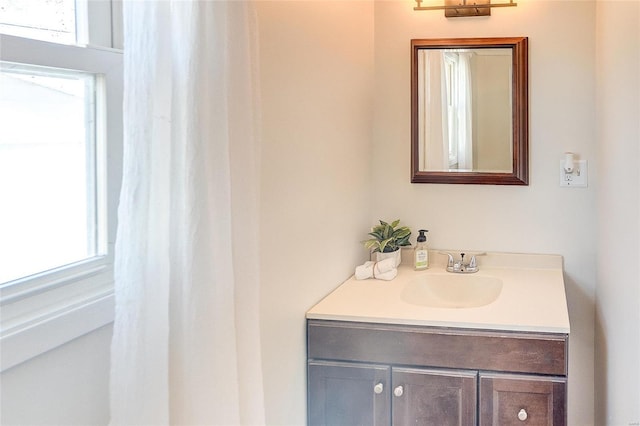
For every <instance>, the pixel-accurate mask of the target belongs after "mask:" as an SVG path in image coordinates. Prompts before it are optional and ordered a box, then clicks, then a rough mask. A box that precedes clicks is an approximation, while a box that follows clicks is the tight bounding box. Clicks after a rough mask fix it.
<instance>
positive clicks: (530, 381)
mask: <svg viewBox="0 0 640 426" xmlns="http://www.w3.org/2000/svg"><path fill="white" fill-rule="evenodd" d="M566 386H567V379H566V378H565V377H536V376H520V375H515V374H514V375H507V374H485V373H482V374H480V426H491V425H500V426H510V425H514V426H516V425H523V426H524V425H527V426H552V425H553V426H564V425H565V424H566V421H567V420H566V419H567V417H566V410H565V407H566V395H565V394H566Z"/></svg>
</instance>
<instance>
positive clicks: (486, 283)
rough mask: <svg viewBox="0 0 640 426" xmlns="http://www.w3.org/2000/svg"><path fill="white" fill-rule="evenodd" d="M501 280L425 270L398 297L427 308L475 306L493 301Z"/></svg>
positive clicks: (499, 290)
mask: <svg viewBox="0 0 640 426" xmlns="http://www.w3.org/2000/svg"><path fill="white" fill-rule="evenodd" d="M501 291H502V280H501V279H499V278H495V277H490V276H483V275H476V274H451V273H447V274H429V275H421V276H419V277H416V278H414V279H412V280H410V281H408V282H407V283H406V284H405V286H404V289H403V290H402V293H401V295H400V297H401V299H402V300H403V301H405V302H407V303H410V304H412V305H418V306H425V307H430V308H454V309H460V308H477V307H480V306H485V305H488V304H490V303H493V302H495V301H496V299H497V298H498V296H500V292H501Z"/></svg>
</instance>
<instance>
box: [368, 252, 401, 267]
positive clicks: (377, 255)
mask: <svg viewBox="0 0 640 426" xmlns="http://www.w3.org/2000/svg"><path fill="white" fill-rule="evenodd" d="M401 251H402V250H400V249H398V250H396V251H392V252H389V253H380V252H379V251H377V252H375V253H374V254H375V258H374V260H375V261H376V262H380V261H381V260H385V259H388V258H390V257H392V258H394V259H395V260H396V268H397V267H398V266H400V261H401V260H402V256H401V253H400V252H401Z"/></svg>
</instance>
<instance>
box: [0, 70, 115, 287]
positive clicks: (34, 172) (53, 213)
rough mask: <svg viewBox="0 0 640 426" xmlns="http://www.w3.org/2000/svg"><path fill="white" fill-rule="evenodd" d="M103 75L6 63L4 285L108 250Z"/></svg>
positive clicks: (0, 148)
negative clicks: (101, 134) (101, 144)
mask: <svg viewBox="0 0 640 426" xmlns="http://www.w3.org/2000/svg"><path fill="white" fill-rule="evenodd" d="M99 80H100V79H99V76H97V75H95V74H89V73H85V72H77V71H67V70H61V69H52V68H44V67H34V66H26V65H21V64H13V63H6V62H4V63H2V64H1V73H0V88H2V90H1V91H0V117H2V121H3V124H2V126H0V199H1V200H2V204H3V208H2V209H0V235H2V238H1V239H0V259H2V263H3V267H2V268H1V269H0V283H4V282H8V281H12V280H15V279H18V278H22V277H26V276H30V275H33V274H36V273H40V272H43V271H47V270H50V269H54V268H57V267H60V266H65V265H69V264H72V263H74V262H78V261H83V260H86V259H89V258H92V257H95V256H100V255H105V254H106V248H105V246H104V244H103V241H104V226H103V225H102V223H103V222H104V216H105V215H104V211H103V206H100V205H99V203H98V201H99V200H100V197H99V194H100V193H101V192H102V191H103V190H104V183H105V182H103V181H102V179H100V178H99V176H97V170H98V161H101V160H103V159H100V158H97V152H98V150H97V148H98V147H97V145H96V126H95V124H96V94H97V93H98V94H100V93H102V92H103V90H98V91H96V89H100V88H99V87H98V88H97V87H96V85H97V84H98V83H99V82H100V81H99ZM99 151H101V152H102V151H103V150H99Z"/></svg>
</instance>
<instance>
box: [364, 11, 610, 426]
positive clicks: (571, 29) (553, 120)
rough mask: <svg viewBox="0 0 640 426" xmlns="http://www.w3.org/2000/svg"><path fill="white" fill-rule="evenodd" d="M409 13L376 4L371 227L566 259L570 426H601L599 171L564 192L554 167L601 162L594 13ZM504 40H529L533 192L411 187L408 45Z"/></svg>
mask: <svg viewBox="0 0 640 426" xmlns="http://www.w3.org/2000/svg"><path fill="white" fill-rule="evenodd" d="M412 6H413V3H412V2H410V1H380V2H376V4H375V26H374V28H375V70H376V76H375V78H376V79H375V88H376V92H375V113H374V131H373V143H374V146H373V153H374V156H373V169H374V170H375V171H376V173H375V174H374V175H373V184H374V188H375V190H374V198H373V208H372V209H371V214H370V222H371V221H373V220H375V219H377V218H378V217H380V218H387V219H395V218H401V219H402V220H403V222H406V223H407V224H408V225H410V226H411V228H412V229H420V228H425V229H429V237H430V244H431V246H432V247H437V248H459V249H476V250H491V251H509V252H534V253H558V254H561V255H563V256H564V259H565V271H566V273H565V282H566V286H567V293H568V304H569V315H570V321H571V337H570V349H569V375H570V377H569V424H570V425H580V426H585V425H590V424H593V423H594V410H593V400H594V399H593V398H594V397H593V380H594V379H593V375H594V373H593V323H594V293H595V274H596V271H595V263H596V248H597V247H596V245H597V241H596V237H595V228H596V213H595V210H596V209H595V194H594V192H595V189H596V187H597V184H598V182H597V178H596V176H595V174H594V173H591V174H590V176H589V179H590V185H589V187H588V188H587V189H566V188H560V186H559V171H558V168H559V162H560V158H561V156H562V153H563V152H564V151H574V152H577V153H579V155H580V156H581V157H582V158H584V159H587V160H589V163H590V164H591V165H593V166H595V165H596V164H597V157H596V152H597V150H596V141H595V137H594V132H595V124H594V118H595V104H594V101H595V87H594V85H595V56H594V39H595V3H594V2H593V1H521V2H518V6H517V7H514V8H503V9H494V10H493V11H492V16H491V17H488V18H458V19H445V18H444V16H443V12H441V11H436V12H426V11H423V12H416V11H413V10H412ZM499 36H527V37H529V82H530V86H529V94H530V104H529V118H530V123H529V124H530V184H529V186H525V187H508V186H507V187H505V186H482V185H440V184H411V183H410V182H409V176H410V167H409V166H410V165H409V158H410V125H409V124H410V121H409V117H410V103H409V87H410V73H409V67H410V62H409V52H410V44H409V43H410V42H409V40H410V39H411V38H436V37H499ZM540 314H541V315H544V313H543V312H541V313H540Z"/></svg>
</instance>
